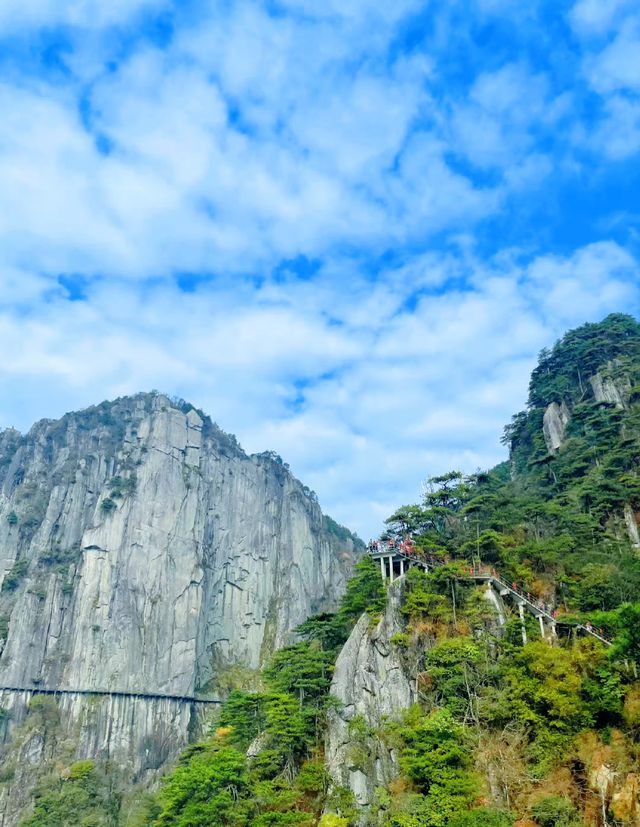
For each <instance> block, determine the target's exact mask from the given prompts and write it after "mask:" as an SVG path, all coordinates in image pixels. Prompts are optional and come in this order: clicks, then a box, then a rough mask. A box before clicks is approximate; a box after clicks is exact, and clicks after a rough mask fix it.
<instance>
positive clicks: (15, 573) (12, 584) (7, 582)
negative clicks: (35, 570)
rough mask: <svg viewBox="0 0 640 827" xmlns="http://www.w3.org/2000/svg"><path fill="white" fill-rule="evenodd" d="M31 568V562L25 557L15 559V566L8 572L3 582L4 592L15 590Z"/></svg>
mask: <svg viewBox="0 0 640 827" xmlns="http://www.w3.org/2000/svg"><path fill="white" fill-rule="evenodd" d="M28 570H29V563H28V562H27V560H25V558H24V557H21V558H19V559H18V560H16V561H15V563H14V564H13V566H11V568H10V569H9V571H8V572H7V574H6V576H5V578H4V580H3V582H2V591H3V592H14V591H15V590H16V589H17V588H18V586H19V585H20V583H21V582H22V580H23V579H24V576H25V575H26V573H27V571H28Z"/></svg>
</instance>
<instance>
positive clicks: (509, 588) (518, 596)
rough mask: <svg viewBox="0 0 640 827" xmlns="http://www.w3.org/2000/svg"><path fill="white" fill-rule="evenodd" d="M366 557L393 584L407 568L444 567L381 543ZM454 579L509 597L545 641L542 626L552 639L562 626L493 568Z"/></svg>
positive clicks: (585, 628) (471, 569)
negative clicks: (536, 621) (535, 624)
mask: <svg viewBox="0 0 640 827" xmlns="http://www.w3.org/2000/svg"><path fill="white" fill-rule="evenodd" d="M369 553H370V554H371V557H372V558H373V559H374V560H377V561H379V563H380V572H381V574H382V578H383V580H387V579H389V580H391V581H393V580H394V579H396V578H395V574H396V573H397V575H398V576H399V577H401V576H402V575H404V573H405V568H406V569H407V570H408V569H409V568H410V567H411V566H420V567H421V568H423V569H424V570H425V571H432V570H433V569H435V568H438V567H440V566H443V565H445V562H444V561H443V560H440V559H439V558H437V557H431V556H429V555H426V556H424V555H423V556H421V555H419V554H418V553H416V552H412V553H410V552H407V551H402V550H401V549H400V548H398V546H392V545H390V544H388V543H383V542H378V543H377V547H375V546H374V547H373V548H371V547H370V548H369ZM456 579H458V580H474V581H475V582H477V583H486V584H488V585H489V586H490V587H491V588H492V589H495V591H496V592H497V593H498V594H499V595H500V596H501V597H509V599H510V600H512V601H513V603H515V605H516V606H517V607H518V610H519V612H520V618H521V619H523V615H524V612H525V611H527V612H529V614H532V615H534V617H537V618H538V619H539V621H540V629H541V632H542V636H543V637H545V628H544V623H545V622H546V623H547V625H548V628H549V629H550V630H551V634H552V636H555V633H556V624H558V623H561V622H562V618H561V616H560V617H559V616H557V615H556V614H554V612H553V610H551V609H550V608H549V607H548V606H547V604H546V603H544V602H543V601H540V600H537V599H536V598H535V597H534V596H532V595H531V594H529V593H528V592H524V591H522V590H521V589H519V588H518V587H517V586H516V585H515V584H511V585H509V583H508V582H507V581H506V580H505V579H504V578H503V577H502V576H501V575H500V574H499V573H498V572H497V571H496V570H495V569H494V568H490V567H488V566H467V568H466V569H465V570H464V571H462V572H461V573H460V574H459V575H457V577H456ZM573 628H575V629H576V630H577V631H579V632H584V633H585V634H587V635H591V637H594V638H596V639H597V640H599V641H600V642H601V643H604V645H605V646H612V645H613V644H612V641H610V640H609V639H608V638H606V637H605V636H604V634H602V632H601V631H600V630H598V629H594V628H593V627H592V626H590V625H588V624H585V623H577V624H576V625H575V626H574V627H573ZM523 635H524V631H523Z"/></svg>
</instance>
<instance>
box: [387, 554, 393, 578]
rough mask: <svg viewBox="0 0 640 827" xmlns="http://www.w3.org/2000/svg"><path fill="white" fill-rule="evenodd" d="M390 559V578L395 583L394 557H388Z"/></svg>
mask: <svg viewBox="0 0 640 827" xmlns="http://www.w3.org/2000/svg"><path fill="white" fill-rule="evenodd" d="M387 560H388V561H389V580H391V582H392V583H393V557H387Z"/></svg>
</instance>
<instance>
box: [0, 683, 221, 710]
mask: <svg viewBox="0 0 640 827" xmlns="http://www.w3.org/2000/svg"><path fill="white" fill-rule="evenodd" d="M0 692H30V693H31V694H32V695H93V696H96V697H109V698H141V699H143V700H151V701H176V702H177V703H183V704H204V705H207V706H208V705H217V704H221V703H222V701H220V700H218V699H217V698H198V697H196V696H195V695H169V694H165V693H162V692H125V691H120V690H108V689H48V688H45V687H41V686H0Z"/></svg>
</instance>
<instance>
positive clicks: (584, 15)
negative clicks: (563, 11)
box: [569, 0, 635, 34]
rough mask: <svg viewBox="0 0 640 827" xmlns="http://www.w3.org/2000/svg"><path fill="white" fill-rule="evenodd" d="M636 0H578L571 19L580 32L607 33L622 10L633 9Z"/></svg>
mask: <svg viewBox="0 0 640 827" xmlns="http://www.w3.org/2000/svg"><path fill="white" fill-rule="evenodd" d="M634 5H635V2H634V0H607V2H602V0H578V2H577V3H576V4H575V6H574V7H573V8H572V9H571V12H570V14H569V19H570V21H571V24H572V26H573V27H574V28H575V30H576V31H577V32H578V33H580V34H606V33H608V32H609V31H610V29H611V28H612V26H613V24H614V23H615V22H616V20H617V18H618V16H619V15H620V13H621V12H624V11H625V10H626V9H632V8H633V7H634Z"/></svg>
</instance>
